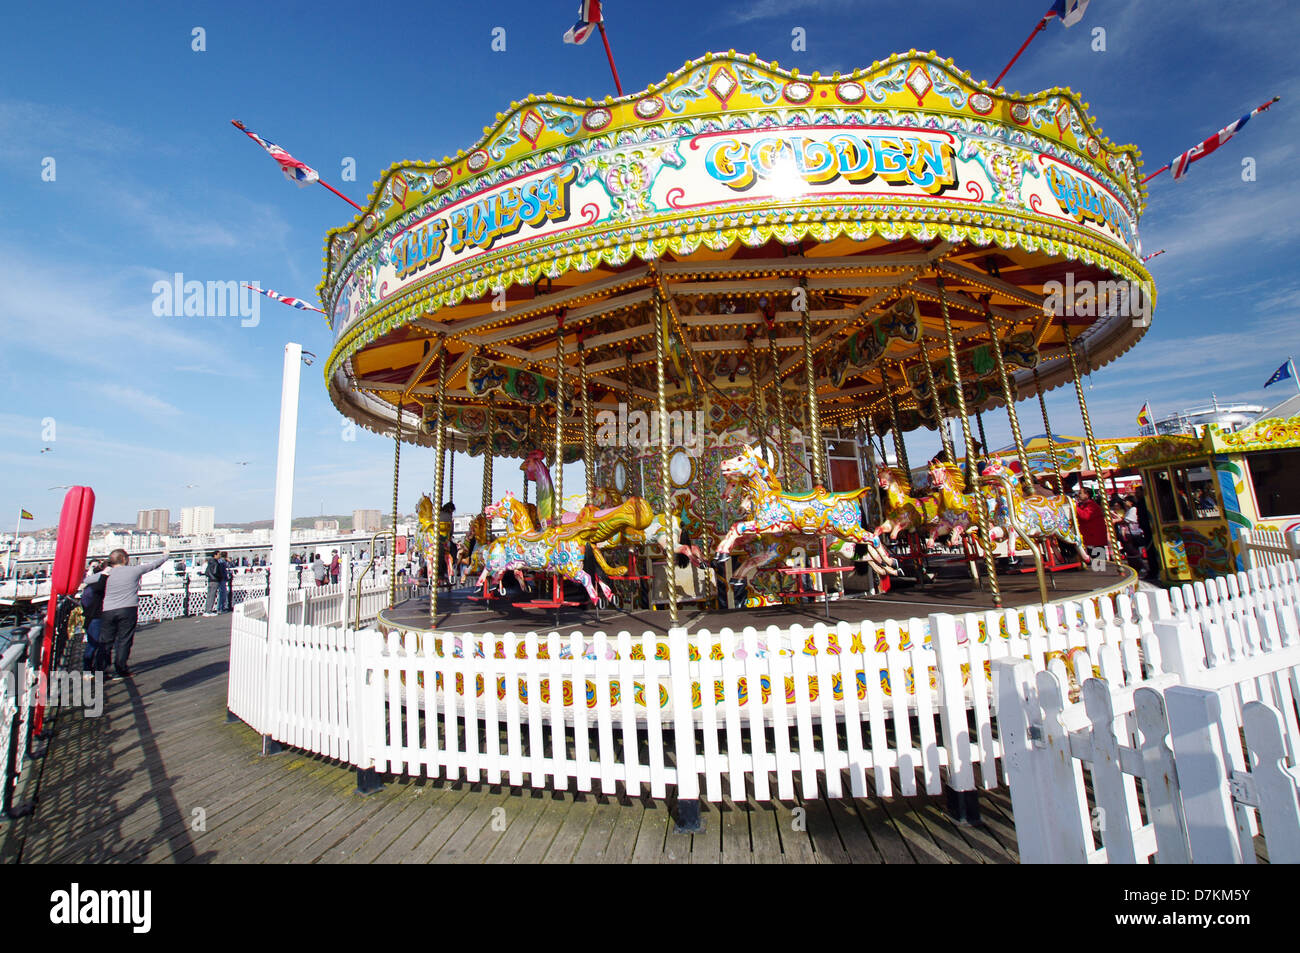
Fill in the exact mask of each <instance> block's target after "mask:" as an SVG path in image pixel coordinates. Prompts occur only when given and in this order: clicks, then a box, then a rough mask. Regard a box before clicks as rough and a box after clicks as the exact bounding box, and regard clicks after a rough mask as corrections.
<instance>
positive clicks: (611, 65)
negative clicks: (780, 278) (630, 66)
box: [321, 16, 623, 188]
mask: <svg viewBox="0 0 1300 953" xmlns="http://www.w3.org/2000/svg"><path fill="white" fill-rule="evenodd" d="M596 26H597V28H598V29H599V30H600V41H601V42H602V43H604V44H605V56H606V57H607V58H608V59H609V71H610V72H611V73H613V74H614V88H615V89H616V90H618V94H619V95H620V96H622V95H623V84H622V83H620V82H619V81H618V67H617V66H615V65H614V54H613V53H612V52H611V51H610V49H609V37H608V36H607V35H606V33H605V20H604V17H603V16H602V17H601V19H600V20H598V21H596ZM321 185H325V183H324V182H322V183H321ZM327 188H328V186H327Z"/></svg>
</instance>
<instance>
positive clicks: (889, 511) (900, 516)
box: [876, 464, 939, 541]
mask: <svg viewBox="0 0 1300 953" xmlns="http://www.w3.org/2000/svg"><path fill="white" fill-rule="evenodd" d="M876 481H877V483H878V484H879V485H880V490H881V492H882V493H883V494H884V511H885V512H884V516H885V518H884V521H883V522H881V524H880V525H879V526H877V527H876V532H877V533H888V534H889V538H890V540H891V541H893V540H896V539H898V535H899V533H920V532H922V531H923V530H924V529H925V528H926V527H928V526H931V525H933V524H934V523H935V522H936V521H937V520H938V518H939V502H938V501H937V500H935V499H934V498H933V497H929V496H912V495H911V493H909V492H908V488H907V482H906V481H905V480H904V478H903V471H902V470H900V469H899V468H898V467H887V466H885V465H884V464H878V465H877V466H876Z"/></svg>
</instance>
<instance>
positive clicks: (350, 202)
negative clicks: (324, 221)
mask: <svg viewBox="0 0 1300 953" xmlns="http://www.w3.org/2000/svg"><path fill="white" fill-rule="evenodd" d="M615 81H617V77H615ZM316 184H317V185H323V186H325V188H327V189H329V190H330V191H331V192H333V193H334V194H335V195H337V196H338V197H339V198H341V199H342V200H343V201H345V202H347V203H348V204H349V205H351V206H352V207H353V208H354V209H356V210H357V211H358V212H364V211H365V209H363V208H362V207H361V206H360V205H358V204H357V203H356V202H354V201H352V200H351V199H350V198H348V197H347V196H346V195H344V194H343V193H342V192H340V191H339V190H338V189H336V188H334V186H332V185H330V184H329V183H328V182H326V181H325V180H324V179H317V180H316Z"/></svg>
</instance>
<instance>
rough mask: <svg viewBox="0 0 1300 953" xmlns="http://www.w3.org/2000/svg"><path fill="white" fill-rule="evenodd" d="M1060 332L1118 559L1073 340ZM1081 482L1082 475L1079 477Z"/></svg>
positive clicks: (1108, 537) (1111, 544)
mask: <svg viewBox="0 0 1300 953" xmlns="http://www.w3.org/2000/svg"><path fill="white" fill-rule="evenodd" d="M1061 332H1062V333H1063V334H1064V335H1065V353H1066V354H1068V355H1069V356H1070V371H1071V373H1072V374H1073V375H1074V392H1075V394H1077V395H1078V397H1079V414H1080V416H1082V417H1083V436H1084V438H1085V439H1086V440H1087V441H1088V456H1089V458H1091V460H1092V470H1093V473H1095V474H1096V475H1097V486H1098V488H1099V490H1100V492H1101V499H1100V500H1098V501H1097V502H1098V503H1099V504H1101V508H1102V515H1103V516H1104V517H1105V518H1106V545H1107V547H1108V549H1109V551H1110V559H1111V560H1112V561H1113V562H1118V561H1119V546H1118V545H1116V541H1115V524H1114V523H1112V522H1111V519H1110V502H1109V501H1108V500H1107V499H1106V488H1105V486H1103V485H1102V482H1101V458H1100V457H1099V456H1098V455H1097V438H1096V437H1094V436H1093V433H1092V419H1091V418H1090V417H1089V416H1088V401H1087V399H1086V398H1085V397H1084V396H1083V379H1082V378H1081V377H1080V376H1079V358H1078V355H1076V354H1075V352H1074V342H1073V341H1071V340H1070V329H1069V327H1067V326H1065V325H1062V326H1061ZM1079 482H1080V484H1082V482H1083V477H1082V475H1081V476H1080V477H1079Z"/></svg>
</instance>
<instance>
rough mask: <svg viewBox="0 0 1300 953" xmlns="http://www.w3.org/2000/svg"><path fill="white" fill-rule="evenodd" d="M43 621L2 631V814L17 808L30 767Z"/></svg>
mask: <svg viewBox="0 0 1300 953" xmlns="http://www.w3.org/2000/svg"><path fill="white" fill-rule="evenodd" d="M43 632H44V624H43V623H41V622H33V623H31V624H30V625H20V626H15V627H13V628H11V629H6V630H3V635H0V758H3V762H2V763H0V814H3V816H4V817H5V818H8V817H11V816H13V814H14V813H15V812H16V809H15V805H14V793H15V788H16V785H17V783H18V781H19V779H20V778H21V777H22V774H23V771H24V770H25V769H27V768H29V765H28V758H27V754H28V748H29V746H30V744H31V741H32V724H33V722H32V719H33V717H34V715H35V711H36V701H37V691H36V688H37V676H38V674H39V671H40V662H39V654H40V650H41V649H40V647H41V638H42V633H43Z"/></svg>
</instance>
